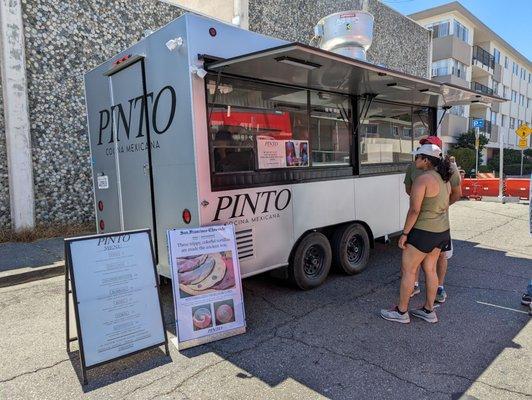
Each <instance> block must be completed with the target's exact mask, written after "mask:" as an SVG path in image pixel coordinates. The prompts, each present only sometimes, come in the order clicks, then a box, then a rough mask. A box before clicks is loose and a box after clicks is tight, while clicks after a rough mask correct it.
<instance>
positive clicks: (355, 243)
mask: <svg viewBox="0 0 532 400" xmlns="http://www.w3.org/2000/svg"><path fill="white" fill-rule="evenodd" d="M332 250H333V256H334V264H335V265H336V266H338V267H339V268H340V270H341V271H343V272H345V273H346V274H347V275H354V274H358V273H360V272H362V271H363V270H364V269H365V268H366V267H367V265H368V259H369V252H370V243H369V236H368V232H367V231H366V229H365V228H364V227H363V226H362V225H361V224H357V223H353V224H349V225H344V226H340V227H338V228H337V229H336V230H335V232H334V235H333V239H332Z"/></svg>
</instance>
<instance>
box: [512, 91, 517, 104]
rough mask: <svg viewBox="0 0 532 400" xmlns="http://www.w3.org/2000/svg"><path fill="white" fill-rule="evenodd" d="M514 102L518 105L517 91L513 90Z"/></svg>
mask: <svg viewBox="0 0 532 400" xmlns="http://www.w3.org/2000/svg"><path fill="white" fill-rule="evenodd" d="M512 101H513V102H514V103H517V92H516V91H515V90H512Z"/></svg>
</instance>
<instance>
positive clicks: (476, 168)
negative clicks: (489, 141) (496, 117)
mask: <svg viewBox="0 0 532 400" xmlns="http://www.w3.org/2000/svg"><path fill="white" fill-rule="evenodd" d="M479 141H480V128H479V127H478V126H477V127H476V128H475V178H478V148H479V147H480V146H479Z"/></svg>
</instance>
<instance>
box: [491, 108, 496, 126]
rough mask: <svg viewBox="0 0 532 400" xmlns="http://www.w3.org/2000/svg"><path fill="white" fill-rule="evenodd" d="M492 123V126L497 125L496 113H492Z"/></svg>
mask: <svg viewBox="0 0 532 400" xmlns="http://www.w3.org/2000/svg"><path fill="white" fill-rule="evenodd" d="M490 121H491V124H492V125H496V124H497V113H496V112H495V111H492V112H491V118H490Z"/></svg>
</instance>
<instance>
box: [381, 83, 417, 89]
mask: <svg viewBox="0 0 532 400" xmlns="http://www.w3.org/2000/svg"><path fill="white" fill-rule="evenodd" d="M386 86H388V87H391V88H393V89H397V90H412V89H410V88H409V87H406V86H401V85H398V84H397V83H395V82H394V83H388V84H387V85H386Z"/></svg>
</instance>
